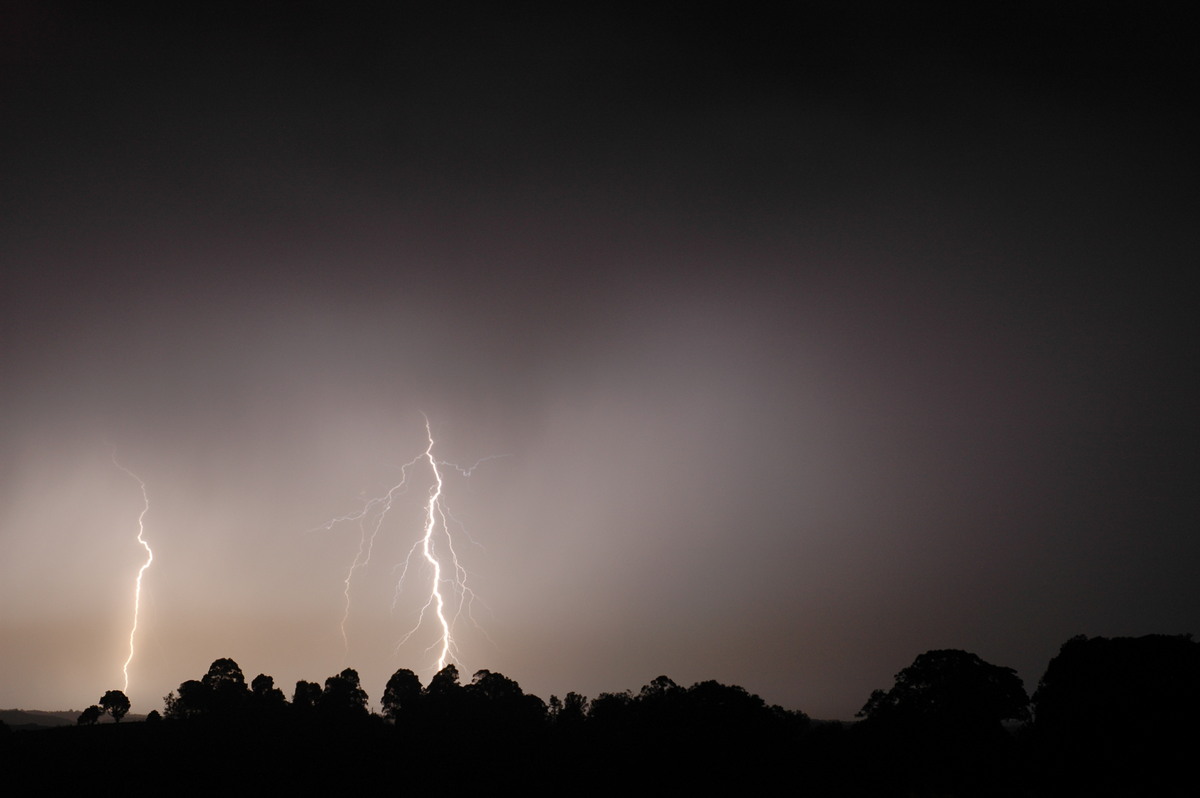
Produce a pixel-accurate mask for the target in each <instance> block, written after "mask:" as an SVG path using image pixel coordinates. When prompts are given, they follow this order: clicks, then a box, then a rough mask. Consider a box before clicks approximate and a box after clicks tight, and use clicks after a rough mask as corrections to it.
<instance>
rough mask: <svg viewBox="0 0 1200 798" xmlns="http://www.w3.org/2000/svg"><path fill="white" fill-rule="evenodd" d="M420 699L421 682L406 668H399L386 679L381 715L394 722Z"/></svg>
mask: <svg viewBox="0 0 1200 798" xmlns="http://www.w3.org/2000/svg"><path fill="white" fill-rule="evenodd" d="M420 698H421V680H420V679H418V678H417V675H416V674H415V673H413V672H412V671H410V670H409V669H408V668H401V669H400V670H398V671H396V672H395V673H393V674H392V678H390V679H388V683H387V686H386V687H384V689H383V699H382V700H381V703H382V705H383V714H384V716H385V717H388V718H391V719H392V720H396V719H397V718H398V717H399V716H400V713H401V712H404V711H406V710H411V709H413V708H414V707H415V706H416V703H417V701H419V700H420Z"/></svg>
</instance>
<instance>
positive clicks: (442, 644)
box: [318, 414, 507, 670]
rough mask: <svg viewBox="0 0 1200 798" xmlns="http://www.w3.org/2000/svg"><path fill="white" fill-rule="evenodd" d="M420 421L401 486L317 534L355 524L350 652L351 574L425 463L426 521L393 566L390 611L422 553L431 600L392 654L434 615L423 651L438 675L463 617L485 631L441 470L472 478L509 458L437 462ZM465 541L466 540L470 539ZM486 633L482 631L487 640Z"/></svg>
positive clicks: (347, 589) (347, 586)
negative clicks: (434, 655)
mask: <svg viewBox="0 0 1200 798" xmlns="http://www.w3.org/2000/svg"><path fill="white" fill-rule="evenodd" d="M422 417H423V418H424V419H425V437H426V447H425V451H424V452H422V453H421V454H419V455H417V456H416V457H414V458H413V459H412V460H410V461H408V462H407V463H405V464H404V465H403V466H401V467H400V480H399V482H397V483H396V484H395V485H393V486H392V487H391V488H389V489H388V491H387V492H386V493H384V494H383V495H381V496H377V497H375V498H373V499H370V500H368V501H367V502H366V503H365V504H364V505H363V506H362V508H361V509H360V510H358V511H356V512H353V513H350V514H348V515H344V516H341V517H338V518H333V519H331V520H330V521H328V522H326V523H325V524H323V525H322V526H320V527H318V529H326V530H330V529H333V527H334V526H336V525H338V524H341V523H348V522H356V523H358V525H359V544H358V552H357V554H356V555H355V558H354V561H353V562H352V563H351V565H350V567H349V569H348V570H347V571H346V578H345V579H344V580H343V596H344V602H343V612H342V621H341V627H340V628H341V633H342V643H343V646H344V651H345V652H347V653H348V651H349V638H348V636H347V633H346V623H347V621H348V620H349V617H350V605H351V584H352V582H353V581H354V577H355V575H356V574H357V573H358V572H359V571H361V570H362V569H364V568H365V567H366V566H367V564H368V563H369V562H370V559H371V553H372V551H373V550H374V546H375V541H376V538H377V537H378V536H379V532H380V529H381V528H382V526H383V523H384V520H385V519H386V517H387V515H388V513H389V512H390V511H391V509H392V507H393V504H394V502H395V500H396V498H397V497H399V496H401V495H402V494H404V493H406V492H407V490H408V486H409V484H410V475H411V472H412V471H413V470H414V469H415V468H416V467H417V466H418V464H420V463H421V462H422V461H424V462H425V463H427V464H428V466H429V470H430V473H431V475H432V481H433V482H432V485H431V486H430V488H429V492H428V496H427V498H426V501H425V503H424V510H423V515H424V518H425V522H424V525H423V528H422V533H421V536H420V537H419V538H418V539H417V540H416V541H415V542H414V543H413V545H412V547H411V548H410V549H409V552H408V555H407V557H406V558H405V559H404V561H403V563H402V564H400V565H397V568H399V569H401V573H400V576H399V578H398V580H397V582H396V587H395V591H394V594H393V599H392V610H393V611H395V609H396V606H397V604H398V602H399V600H400V594H401V592H402V589H403V587H404V582H405V577H406V576H407V574H408V570H409V567H410V566H411V564H412V562H413V559H414V556H416V555H417V553H418V552H420V555H419V556H420V558H421V559H423V560H424V561H425V562H426V563H427V564H428V566H429V567H430V569H431V570H432V578H431V580H430V583H429V597H428V599H426V601H425V603H424V605H423V606H422V607H421V611H420V613H419V614H418V617H417V622H416V624H415V625H414V626H413V627H412V628H411V629H410V630H409V631H408V632H407V633H405V634H404V635H403V637H402V638H401V639H400V641H399V642H398V643H396V646H395V651H399V650H400V648H401V647H402V646H403V645H404V644H405V643H407V642H408V641H409V639H411V638H412V637H413V635H414V634H416V633H417V632H418V631H419V630H420V629H421V627H422V626H423V625H425V622H426V619H427V617H428V616H429V615H431V614H432V616H433V617H434V618H435V619H436V624H435V626H436V628H437V630H438V632H439V633H438V636H437V639H436V640H435V642H434V643H433V644H432V645H430V646H429V647H428V648H427V649H426V651H432V650H434V649H437V650H438V660H437V668H438V670H441V669H442V668H444V667H445V666H446V664H447V662H449V661H450V660H451V659H452V658H454V657H456V656H457V654H458V647H457V643H456V641H455V638H454V627H455V625H456V624H457V623H458V621H459V620H460V619H461V618H462V617H463V616H466V617H467V618H468V619H469V620H470V621H471V623H472V624H473V625H474V626H475V627H476V628H479V629H480V630H481V631H483V630H482V627H480V626H479V624H478V622H476V620H475V617H474V615H473V614H472V607H473V605H474V602H475V601H476V600H477V597H476V595H475V593H474V592H473V591H472V590H471V589H470V588H469V587H468V586H467V571H466V569H465V568H464V567H463V566H462V564H461V563H460V562H459V559H458V553H457V551H456V550H455V548H454V539H453V536H452V535H451V531H450V527H451V522H453V523H454V525H456V526H457V527H458V528H459V529H462V531H463V533H464V534H466V530H465V528H463V527H462V525H461V524H459V523H458V522H457V521H456V519H454V517H453V516H452V515H451V514H450V513H449V511H448V510H447V508H446V505H445V501H444V499H443V494H444V491H445V487H446V483H445V480H444V478H443V472H442V469H443V468H444V467H445V468H450V469H452V470H454V471H456V472H458V473H459V474H461V475H462V476H463V477H470V476H471V474H472V472H474V470H475V469H476V468H478V467H479V466H480V465H481V464H482V463H484V462H486V461H488V460H493V459H496V458H499V457H505V456H507V455H491V456H489V457H485V458H483V459H481V460H479V461H477V462H476V463H475V464H473V465H471V466H467V467H464V466H460V465H456V464H454V463H448V462H443V461H440V460H438V459H437V458H436V457H435V456H434V454H433V449H434V445H435V442H434V438H433V429H432V426H431V424H430V421H429V417H428V416H426V415H424V414H422ZM467 537H468V539H470V536H469V535H467ZM439 542H440V543H441V545H444V548H445V552H441V551H440V550H439ZM472 542H474V541H472ZM486 634H487V633H486V632H484V635H485V636H486Z"/></svg>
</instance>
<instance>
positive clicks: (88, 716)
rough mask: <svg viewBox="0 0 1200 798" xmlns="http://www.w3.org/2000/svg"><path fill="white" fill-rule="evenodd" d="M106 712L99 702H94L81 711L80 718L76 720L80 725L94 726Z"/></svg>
mask: <svg viewBox="0 0 1200 798" xmlns="http://www.w3.org/2000/svg"><path fill="white" fill-rule="evenodd" d="M103 714H104V710H103V709H101V708H100V707H99V705H97V704H92V705H91V706H90V707H88V708H87V709H85V710H84V711H83V712H81V713H79V720H77V721H75V723H76V725H78V726H92V725H95V723H96V721H98V720H100V717H101V716H102V715H103Z"/></svg>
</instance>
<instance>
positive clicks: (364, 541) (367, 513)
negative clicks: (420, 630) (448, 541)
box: [317, 455, 424, 655]
mask: <svg viewBox="0 0 1200 798" xmlns="http://www.w3.org/2000/svg"><path fill="white" fill-rule="evenodd" d="M422 457H424V455H417V456H416V457H414V458H413V459H412V460H410V461H409V462H407V463H405V464H404V465H403V466H401V467H400V481H399V482H397V483H396V484H395V485H393V486H392V487H391V488H389V489H388V491H387V493H385V494H384V495H382V496H379V497H376V498H374V499H371V500H369V501H368V502H367V503H366V504H364V505H363V507H362V509H361V510H359V511H358V512H354V513H350V514H349V515H343V516H341V517H339V518H333V519H330V520H329V521H327V522H325V523H324V524H322V525H321V526H320V527H317V528H318V529H325V530H330V529H333V528H334V526H336V525H338V524H340V523H343V522H347V521H357V522H358V527H359V533H360V534H359V539H358V553H357V554H356V555H355V556H354V562H352V563H351V564H350V568H349V569H348V570H347V571H346V578H345V579H344V580H343V588H342V595H343V596H344V597H345V601H344V603H343V609H342V622H341V625H340V629H341V632H342V646H343V652H344V654H346V655H349V652H350V638H349V636H348V635H347V633H346V623H347V622H348V621H349V620H350V592H351V591H350V586H351V584H352V583H353V581H354V574H355V573H356V572H358V571H359V570H361V569H363V568H366V567H367V565H368V564H369V563H370V562H371V553H372V551H374V549H375V539H376V538H377V537H379V530H380V528H381V527H382V526H383V521H384V519H385V518H386V517H387V514H388V512H389V511H390V510H391V509H392V502H393V501H394V500H395V499H396V497H397V496H399V495H401V494H403V493H405V492H406V490H407V486H408V470H409V469H410V468H412V467H413V466H415V465H416V464H417V463H418V462H420V460H421V458H422Z"/></svg>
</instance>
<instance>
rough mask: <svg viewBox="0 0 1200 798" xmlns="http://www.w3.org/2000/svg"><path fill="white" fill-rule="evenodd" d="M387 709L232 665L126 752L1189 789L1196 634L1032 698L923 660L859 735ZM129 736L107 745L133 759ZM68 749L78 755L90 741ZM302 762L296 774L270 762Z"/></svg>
mask: <svg viewBox="0 0 1200 798" xmlns="http://www.w3.org/2000/svg"><path fill="white" fill-rule="evenodd" d="M378 706H379V711H377V712H373V711H371V708H370V706H369V698H368V695H367V693H366V691H365V690H364V689H363V687H362V685H361V683H360V680H359V676H358V673H357V672H356V671H355V670H353V669H351V668H347V669H345V670H343V671H342V672H341V673H338V674H336V675H333V676H330V677H329V678H327V679H326V680H325V681H324V683H323V684H319V683H315V682H308V681H300V682H297V683H296V685H295V688H294V690H293V691H292V695H291V698H290V700H289V699H288V698H287V697H286V696H285V695H284V693H283V691H282V690H280V689H279V688H277V687H276V686H275V684H274V680H273V679H272V678H271V677H270V676H267V675H265V674H259V675H258V676H256V677H254V678H253V679H252V680H250V681H249V682H247V680H246V677H245V675H244V674H243V673H242V670H241V668H240V667H239V666H238V664H237V663H236V662H235V661H234V660H232V659H228V658H222V659H218V660H216V661H214V662H213V663H212V665H211V666H210V668H209V670H208V672H207V673H205V674H204V675H203V676H201V677H200V678H199V679H194V680H188V681H185V682H183V683H182V684H180V685H179V688H178V690H173V691H171V693H169V694H168V695H167V696H166V697H165V699H164V707H163V711H162V713H159V712H157V711H155V712H151V713H150V715H149V716H147V721H148V722H147V723H138V724H133V725H132V726H130V725H129V724H122V728H121V729H120V732H124V733H126V734H133V733H134V729H137V730H138V731H137V732H136V734H137V735H139V736H138V738H137V739H138V740H139V741H140V745H139V746H135V747H128V748H123V749H122V750H123V751H125V753H126V755H135V756H140V757H142V759H143V760H145V761H144V762H143V768H144V769H148V772H154V770H155V767H156V766H158V767H160V768H162V769H163V770H165V771H167V772H174V768H175V766H176V764H178V763H179V762H180V761H182V760H181V759H180V757H182V756H184V753H185V752H188V751H191V750H193V749H200V750H204V751H206V752H207V753H206V756H207V757H209V758H210V759H211V760H212V761H213V762H214V763H215V764H216V767H217V769H216V770H214V771H212V772H211V773H207V772H206V773H204V774H202V775H201V776H200V777H201V778H213V779H216V780H217V781H216V782H214V783H213V785H212V786H220V774H221V773H223V772H227V771H228V772H233V771H237V772H238V773H239V774H240V775H239V776H238V777H237V778H238V779H239V781H238V783H239V784H242V783H247V782H246V780H249V783H259V784H261V786H264V787H269V786H278V785H279V784H280V783H287V782H288V780H289V779H291V780H293V783H303V784H304V785H310V784H311V783H317V782H321V781H322V780H325V783H326V784H328V785H330V786H344V785H345V784H346V783H347V780H349V781H350V782H354V780H355V779H358V778H360V777H361V778H366V777H367V775H368V774H371V773H373V772H375V768H376V765H375V764H374V763H375V762H376V759H375V758H376V757H384V758H385V760H387V761H392V762H395V763H398V764H397V765H396V766H397V767H402V768H403V770H404V772H405V774H406V778H407V779H408V780H410V781H412V782H414V783H420V784H422V785H424V786H429V787H434V788H436V787H438V786H446V783H445V782H444V781H443V778H445V779H452V781H451V782H450V783H452V784H456V785H458V786H459V787H463V786H464V785H473V786H475V787H481V788H482V787H486V786H489V785H492V784H493V783H495V782H496V780H497V779H498V780H499V781H501V782H513V783H514V784H515V783H520V784H522V785H523V787H524V788H526V789H527V790H528V788H529V784H525V782H526V781H528V780H532V779H536V781H530V782H529V783H530V784H533V783H537V784H550V783H559V784H565V783H572V782H578V781H579V780H580V779H584V780H585V781H584V782H583V783H586V784H589V785H592V786H594V787H596V789H597V791H601V790H600V788H601V787H604V788H607V789H613V788H618V787H621V786H622V785H623V781H624V780H625V779H627V778H635V780H636V783H637V784H640V785H642V786H643V787H645V789H646V790H647V791H650V790H656V789H668V788H672V787H678V786H679V785H690V786H696V787H700V786H706V787H711V786H725V787H730V788H739V789H740V788H744V787H745V786H753V785H767V784H770V783H771V780H772V779H777V778H778V777H780V776H782V775H785V774H786V775H787V776H788V777H789V778H791V779H792V782H793V783H797V784H799V783H803V784H806V785H807V786H808V787H810V788H811V789H812V790H813V791H814V794H830V795H893V794H895V795H899V794H917V795H921V794H929V795H933V794H937V795H1072V794H1083V793H1087V794H1097V795H1103V794H1129V793H1130V791H1131V790H1132V791H1134V792H1144V791H1146V790H1152V791H1153V792H1155V793H1157V794H1164V795H1173V794H1178V795H1183V794H1189V793H1188V791H1186V790H1182V789H1181V787H1180V785H1186V784H1188V783H1190V781H1189V779H1187V778H1185V775H1186V774H1187V773H1189V772H1190V771H1189V768H1190V766H1191V763H1192V760H1193V758H1194V755H1195V751H1196V750H1200V738H1198V736H1197V718H1198V717H1200V643H1197V642H1195V641H1193V640H1192V639H1191V636H1190V635H1186V636H1164V635H1151V636H1147V637H1141V638H1114V639H1108V638H1102V637H1095V638H1087V637H1082V636H1081V637H1076V638H1072V639H1071V640H1069V641H1067V642H1066V643H1065V644H1064V645H1063V646H1062V648H1061V649H1060V651H1059V653H1058V654H1057V655H1056V656H1055V657H1054V658H1053V659H1052V660H1051V661H1050V663H1049V666H1048V667H1047V669H1046V672H1045V674H1044V675H1043V676H1042V678H1041V680H1040V681H1039V684H1038V686H1037V688H1036V690H1035V691H1034V692H1033V694H1032V696H1030V695H1029V694H1028V693H1027V692H1026V690H1025V688H1024V685H1023V684H1022V682H1021V679H1020V678H1019V677H1018V676H1017V674H1016V672H1015V671H1014V670H1013V669H1011V668H1007V667H1003V666H998V665H993V664H991V663H988V662H986V661H984V660H983V659H981V658H980V657H978V656H977V655H975V654H972V653H969V652H965V651H959V650H935V651H928V652H925V653H924V654H921V655H920V656H918V657H917V658H916V659H915V660H914V661H913V662H912V664H911V665H909V666H908V667H906V668H903V669H902V670H900V671H899V672H898V673H897V674H896V676H895V680H894V683H893V684H892V685H891V687H890V688H887V689H878V690H875V691H874V692H873V693H872V694H871V695H870V696H869V697H868V699H867V701H866V702H865V704H864V705H863V707H862V709H861V710H860V712H859V713H858V715H859V718H860V720H859V721H857V722H854V723H838V722H815V721H813V720H811V719H810V718H809V717H808V716H806V715H805V714H804V713H803V712H798V711H791V710H785V709H782V708H780V707H777V706H769V705H768V704H766V702H764V701H763V700H762V699H761V698H760V697H759V696H756V695H753V694H751V693H749V692H748V691H746V690H745V689H743V688H741V687H738V686H730V685H724V684H720V683H718V682H715V681H704V682H697V683H695V684H693V685H691V686H690V687H684V686H681V685H679V684H676V683H675V682H674V681H672V680H671V679H670V678H668V677H666V676H660V677H658V678H656V679H654V680H652V681H651V682H650V683H649V684H646V685H645V686H643V687H642V688H641V689H640V690H639V691H637V692H632V691H624V692H617V693H602V694H600V695H598V696H596V697H595V698H588V697H586V696H583V695H580V694H578V693H574V692H571V693H567V694H566V695H565V696H564V697H563V698H561V699H560V698H559V697H558V696H553V695H552V696H550V698H549V700H548V701H543V700H542V699H541V698H539V697H538V696H535V695H531V694H528V693H526V692H524V691H523V690H522V688H521V687H520V685H519V684H518V683H517V682H516V681H514V680H512V679H510V678H508V677H506V676H504V675H503V674H500V673H496V672H493V671H488V670H480V671H477V672H476V673H475V674H474V675H473V676H472V677H471V679H470V681H468V682H465V683H464V682H463V680H462V679H461V678H460V675H459V672H458V669H457V667H456V666H454V665H447V666H446V667H445V668H443V669H442V670H441V671H439V672H438V673H437V674H435V675H434V676H433V677H432V678H431V679H430V681H429V683H428V684H422V683H421V681H420V679H419V678H418V677H417V675H416V674H415V673H413V672H412V671H411V670H408V669H404V668H402V669H399V670H397V671H396V672H395V673H394V674H393V675H392V676H391V678H390V679H389V680H388V682H387V684H386V685H385V687H384V690H383V694H382V696H381V697H380V699H379V704H378ZM128 710H129V702H128V699H127V698H125V696H124V695H123V694H122V693H121V692H120V691H108V692H106V693H105V694H104V696H103V697H102V698H101V700H100V701H99V703H98V704H96V705H95V706H93V707H89V708H88V709H87V710H85V711H84V713H83V714H82V715H81V716H80V718H79V723H80V724H81V725H91V724H94V723H95V721H96V720H97V719H98V718H99V717H100V715H101V714H102V713H108V714H111V715H112V717H113V719H114V720H115V721H120V720H121V718H122V717H123V716H124V715H125V714H126V713H127V712H128ZM116 727H117V724H110V725H109V726H108V727H105V728H106V729H108V731H106V732H105V734H108V735H111V734H112V733H113V731H114V730H115V729H116ZM125 727H128V728H125ZM97 731H100V730H99V729H98V730H97ZM120 732H118V736H117V737H110V738H104V739H108V740H109V742H108V743H106V744H108V745H114V746H117V745H124V743H123V742H122V738H121V737H120ZM45 734H48V733H42V732H39V733H37V734H35V735H33V736H34V737H37V736H40V735H45ZM7 737H8V738H16V737H25V738H28V737H30V735H28V734H26V735H11V734H10V735H7ZM59 739H60V740H63V741H67V742H65V743H64V744H66V745H69V746H70V747H73V750H75V751H76V752H77V753H80V755H81V756H83V758H84V759H87V756H88V755H89V750H90V749H88V748H87V747H86V744H85V743H84V742H83V741H82V738H78V737H77V738H71V740H70V741H68V738H66V737H60V738H59ZM98 739H100V738H98ZM31 745H32V744H31ZM97 750H98V749H97ZM214 751H217V752H219V753H216V754H214ZM93 753H94V752H93ZM96 755H98V754H96ZM297 756H299V757H300V759H301V760H303V761H304V763H305V767H304V768H303V769H301V770H299V771H288V770H282V771H281V770H280V769H279V768H278V767H276V765H277V764H278V763H279V762H282V761H289V760H295V759H296V758H297ZM61 759H62V758H61V757H60V758H59V760H58V761H61ZM168 763H175V764H168ZM353 763H359V766H358V767H355V766H354V764H353ZM400 763H402V764H400ZM631 774H636V775H631ZM255 779H260V780H261V781H260V782H255ZM797 779H798V780H799V781H797ZM547 780H548V781H547ZM364 783H365V782H364ZM533 791H535V792H537V791H538V790H533ZM583 791H584V792H587V791H588V790H583Z"/></svg>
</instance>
